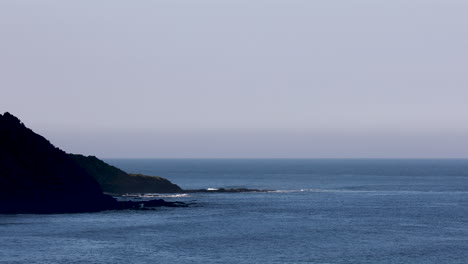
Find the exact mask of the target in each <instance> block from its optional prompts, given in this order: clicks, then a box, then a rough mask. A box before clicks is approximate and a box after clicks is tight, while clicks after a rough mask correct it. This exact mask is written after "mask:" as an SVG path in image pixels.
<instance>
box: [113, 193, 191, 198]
mask: <svg viewBox="0 0 468 264" xmlns="http://www.w3.org/2000/svg"><path fill="white" fill-rule="evenodd" d="M122 196H123V197H130V198H159V197H163V198H180V197H190V195H188V194H187V193H177V194H165V193H144V194H135V193H132V194H124V195H122Z"/></svg>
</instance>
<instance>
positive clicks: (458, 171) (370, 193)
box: [0, 160, 468, 264]
mask: <svg viewBox="0 0 468 264" xmlns="http://www.w3.org/2000/svg"><path fill="white" fill-rule="evenodd" d="M107 161H108V162H109V163H111V164H113V165H115V166H117V167H120V168H122V169H124V170H126V171H128V172H135V173H144V174H150V175H159V176H163V177H166V178H169V179H170V180H171V181H173V182H175V183H177V184H179V185H180V186H181V187H182V188H187V189H188V188H218V187H225V188H237V187H247V188H263V189H274V190H277V191H276V192H269V193H232V194H216V193H204V194H201V193H200V194H190V195H183V196H182V197H167V198H165V199H167V200H180V201H189V202H190V201H191V202H196V205H195V206H192V207H190V208H160V209H158V210H156V211H108V212H102V213H94V214H65V215H3V216H0V238H1V241H0V263H460V264H462V263H463V264H466V263H468V261H467V260H468V160H107ZM179 196H180V195H179Z"/></svg>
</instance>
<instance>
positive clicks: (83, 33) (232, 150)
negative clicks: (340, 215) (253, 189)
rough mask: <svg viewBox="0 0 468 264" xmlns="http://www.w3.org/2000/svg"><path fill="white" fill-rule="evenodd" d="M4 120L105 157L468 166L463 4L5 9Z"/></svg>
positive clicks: (396, 0) (17, 0)
mask: <svg viewBox="0 0 468 264" xmlns="http://www.w3.org/2000/svg"><path fill="white" fill-rule="evenodd" d="M0 91H1V93H0V111H1V112H5V111H9V112H11V113H12V114H14V115H17V116H18V117H19V118H20V119H22V120H23V121H24V122H25V123H26V124H27V125H28V126H29V127H31V128H32V129H34V130H35V131H37V132H39V133H40V134H42V135H44V136H45V137H47V138H49V139H50V140H51V141H52V143H54V144H55V145H57V146H59V147H61V148H63V149H65V150H66V151H69V152H75V153H84V154H94V155H97V156H99V157H219V158H224V157H312V158H314V157H316V158H317V157H319V158H320V157H322V158H329V157H375V158H382V157H413V158H414V157H422V158H430V157H462V158H467V157H468V1H466V0H458V1H455V0H439V1H433V0H391V1H389V0H385V1H384V0H380V1H379V0H366V1H364V0H359V1H357V0H354V1H353V0H322V1H315V0H302V1H299V0H283V1H277V0H264V1H260V0H211V1H208V0H199V1H196V0H185V1H182V0H167V1H166V0H164V1H157V0H139V1H128V0H127V1H119V0H105V1H96V0H80V1H71V0H70V1H67V0H56V1H50V0H41V1H38V0H1V1H0Z"/></svg>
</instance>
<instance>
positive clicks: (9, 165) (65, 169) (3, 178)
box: [0, 113, 184, 213]
mask: <svg viewBox="0 0 468 264" xmlns="http://www.w3.org/2000/svg"><path fill="white" fill-rule="evenodd" d="M91 159H92V158H91ZM96 162H97V161H96ZM101 165H102V164H101ZM87 170H89V166H88V167H85V168H82V167H81V166H80V165H79V164H78V163H77V162H75V160H74V159H72V158H71V157H70V156H69V155H67V153H65V152H64V151H62V150H60V149H59V148H57V147H54V146H53V145H52V144H51V143H50V142H49V141H48V140H46V139H45V138H44V137H42V136H40V135H38V134H36V133H34V132H33V131H32V130H31V129H29V128H27V127H26V126H25V125H24V124H23V123H21V121H20V120H19V119H18V118H16V117H15V116H13V115H11V114H10V113H5V114H3V115H0V213H78V212H97V211H103V210H112V209H128V208H135V209H138V208H141V207H144V206H184V204H181V203H171V202H165V201H163V200H153V201H145V202H138V203H137V202H117V201H116V200H115V199H114V198H113V197H111V196H109V195H105V194H104V193H103V192H102V190H101V187H100V185H99V183H98V182H97V181H96V180H95V179H94V178H93V175H91V174H90V173H88V171H87ZM137 178H139V177H137Z"/></svg>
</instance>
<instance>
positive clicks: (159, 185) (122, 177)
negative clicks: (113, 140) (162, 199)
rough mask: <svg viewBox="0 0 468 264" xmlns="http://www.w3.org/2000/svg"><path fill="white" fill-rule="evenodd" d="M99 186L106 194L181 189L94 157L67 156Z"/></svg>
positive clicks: (174, 190)
mask: <svg viewBox="0 0 468 264" xmlns="http://www.w3.org/2000/svg"><path fill="white" fill-rule="evenodd" d="M69 156H70V157H71V158H72V159H73V160H74V161H75V162H77V163H78V164H79V165H80V166H81V167H82V168H84V169H85V170H86V172H88V173H89V174H90V175H91V176H93V177H94V179H96V181H97V182H98V183H99V185H101V188H102V190H103V191H104V192H106V193H111V194H117V195H119V194H125V193H177V192H182V189H181V188H180V187H179V186H177V185H176V184H173V183H172V182H170V181H168V180H167V179H164V178H161V177H156V176H147V175H142V174H128V173H126V172H125V171H123V170H121V169H118V168H116V167H114V166H111V165H109V164H107V163H105V162H104V161H102V160H100V159H98V158H96V157H94V156H88V157H86V156H83V155H76V154H69Z"/></svg>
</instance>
